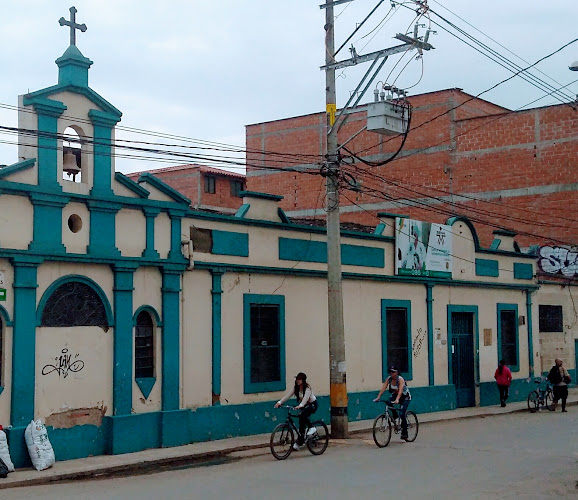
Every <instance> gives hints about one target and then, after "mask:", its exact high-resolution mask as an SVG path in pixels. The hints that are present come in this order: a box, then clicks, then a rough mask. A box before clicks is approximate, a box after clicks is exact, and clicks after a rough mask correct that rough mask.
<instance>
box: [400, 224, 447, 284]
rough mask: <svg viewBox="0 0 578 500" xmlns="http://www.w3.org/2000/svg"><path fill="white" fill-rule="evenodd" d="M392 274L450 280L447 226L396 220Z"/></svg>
mask: <svg viewBox="0 0 578 500" xmlns="http://www.w3.org/2000/svg"><path fill="white" fill-rule="evenodd" d="M395 248H396V251H395V274H398V275H400V276H429V277H432V278H434V277H435V278H451V277H452V231H451V227H450V226H445V225H443V224H435V223H430V222H422V221H417V220H413V219H405V218H401V217H396V219H395Z"/></svg>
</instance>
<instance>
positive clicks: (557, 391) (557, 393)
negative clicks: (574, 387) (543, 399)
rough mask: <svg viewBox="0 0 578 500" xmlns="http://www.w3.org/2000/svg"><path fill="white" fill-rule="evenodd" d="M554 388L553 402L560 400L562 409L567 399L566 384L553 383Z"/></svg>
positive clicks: (564, 407)
mask: <svg viewBox="0 0 578 500" xmlns="http://www.w3.org/2000/svg"><path fill="white" fill-rule="evenodd" d="M553 390H554V404H558V400H559V399H561V400H562V411H564V410H565V409H566V400H567V399H568V386H567V385H555V386H554V387H553Z"/></svg>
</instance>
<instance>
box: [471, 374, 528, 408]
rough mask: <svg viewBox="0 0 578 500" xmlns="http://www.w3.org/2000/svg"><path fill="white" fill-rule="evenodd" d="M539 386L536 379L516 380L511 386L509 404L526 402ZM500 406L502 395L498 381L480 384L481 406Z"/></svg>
mask: <svg viewBox="0 0 578 500" xmlns="http://www.w3.org/2000/svg"><path fill="white" fill-rule="evenodd" d="M536 387H537V385H536V384H535V383H534V378H533V377H532V378H530V379H528V378H515V379H513V380H512V383H511V384H510V391H509V396H508V403H515V402H517V401H526V399H528V394H530V392H531V391H533V390H534V389H535V388H536ZM499 404H500V393H499V392H498V387H497V385H496V381H495V380H492V381H491V382H489V381H488V382H481V383H480V406H494V405H499Z"/></svg>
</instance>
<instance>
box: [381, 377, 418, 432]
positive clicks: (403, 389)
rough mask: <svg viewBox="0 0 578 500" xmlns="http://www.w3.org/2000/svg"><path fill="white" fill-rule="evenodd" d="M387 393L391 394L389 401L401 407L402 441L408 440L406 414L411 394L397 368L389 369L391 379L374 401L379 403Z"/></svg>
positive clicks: (385, 383)
mask: <svg viewBox="0 0 578 500" xmlns="http://www.w3.org/2000/svg"><path fill="white" fill-rule="evenodd" d="M385 391H389V392H390V394H391V398H390V400H389V401H390V402H391V403H393V404H394V405H397V404H400V405H401V409H400V410H399V416H400V417H401V439H407V437H408V436H407V419H406V418H405V414H406V412H407V407H408V406H409V403H410V402H411V394H410V392H409V387H408V386H407V382H406V381H405V380H404V379H403V377H402V376H401V375H400V374H399V370H398V369H397V366H391V367H390V368H389V377H387V378H386V379H385V382H384V383H383V385H382V386H381V389H380V390H379V394H378V395H377V397H376V398H375V399H374V400H373V401H374V402H375V403H377V402H378V401H379V398H380V397H381V395H382V394H383V393H384V392H385Z"/></svg>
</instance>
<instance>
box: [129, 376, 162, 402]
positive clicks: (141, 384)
mask: <svg viewBox="0 0 578 500" xmlns="http://www.w3.org/2000/svg"><path fill="white" fill-rule="evenodd" d="M134 381H135V382H136V385H138V388H139V389H140V392H141V393H142V395H143V397H144V398H145V399H148V397H149V394H150V393H151V391H152V390H153V387H154V386H155V383H156V381H157V378H156V377H141V378H135V379H134Z"/></svg>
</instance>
